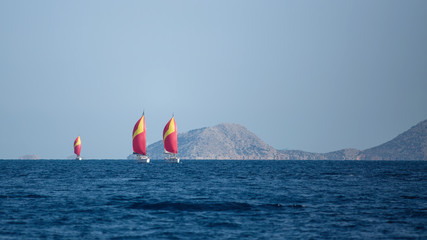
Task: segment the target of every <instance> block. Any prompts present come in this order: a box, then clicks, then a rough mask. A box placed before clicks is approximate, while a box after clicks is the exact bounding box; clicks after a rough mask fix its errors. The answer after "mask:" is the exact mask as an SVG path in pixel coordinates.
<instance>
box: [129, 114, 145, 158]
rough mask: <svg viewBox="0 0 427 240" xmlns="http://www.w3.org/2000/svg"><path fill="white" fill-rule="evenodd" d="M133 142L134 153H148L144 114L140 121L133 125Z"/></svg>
mask: <svg viewBox="0 0 427 240" xmlns="http://www.w3.org/2000/svg"><path fill="white" fill-rule="evenodd" d="M132 143H133V152H134V153H138V154H142V155H147V151H146V132H145V116H144V115H142V117H141V118H140V119H139V120H138V122H136V124H135V127H133V134H132Z"/></svg>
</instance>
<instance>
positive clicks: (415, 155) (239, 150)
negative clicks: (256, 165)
mask: <svg viewBox="0 0 427 240" xmlns="http://www.w3.org/2000/svg"><path fill="white" fill-rule="evenodd" d="M178 145H179V146H178V152H179V156H180V157H181V158H182V159H224V160H225V159H236V160H240V159H243V160H256V159H265V160H267V159H272V160H273V159H274V160H427V120H425V121H422V122H420V123H419V124H417V125H416V126H414V127H412V128H411V129H409V130H408V131H406V132H404V133H402V134H400V135H399V136H397V137H396V138H394V139H392V140H390V141H388V142H386V143H384V144H382V145H379V146H376V147H373V148H369V149H367V150H363V151H361V150H358V149H354V148H348V149H342V150H339V151H334V152H329V153H310V152H304V151H298V150H277V149H275V148H273V147H272V146H270V145H268V144H266V143H265V142H264V141H262V140H261V139H260V138H259V137H257V136H256V135H255V134H254V133H252V132H250V131H249V130H248V129H247V128H245V127H244V126H242V125H239V124H230V123H222V124H219V125H216V126H213V127H206V128H200V129H195V130H191V131H188V132H186V133H180V134H178ZM147 152H148V153H149V155H150V157H151V158H152V159H162V158H163V157H164V156H163V155H162V154H161V153H162V152H163V143H162V141H158V142H155V143H153V144H151V145H149V146H148V148H147Z"/></svg>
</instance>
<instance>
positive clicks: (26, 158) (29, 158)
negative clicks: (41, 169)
mask: <svg viewBox="0 0 427 240" xmlns="http://www.w3.org/2000/svg"><path fill="white" fill-rule="evenodd" d="M19 159H21V160H38V159H40V157H39V156H37V155H35V154H27V155H24V156H20V157H19Z"/></svg>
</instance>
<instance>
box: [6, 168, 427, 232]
mask: <svg viewBox="0 0 427 240" xmlns="http://www.w3.org/2000/svg"><path fill="white" fill-rule="evenodd" d="M426 187H427V162H425V161H219V160H218V161H201V160H199V161H196V160H192V161H191V160H187V161H186V160H184V161H183V162H182V164H171V163H166V162H163V161H153V162H152V163H150V164H138V163H137V162H135V161H130V160H120V161H119V160H115V161H114V160H83V161H75V160H73V161H71V160H68V161H66V160H28V161H19V160H1V161H0V239H331V238H332V239H373V238H375V239H402V238H404V239H426V238H427V229H426V228H427V227H426V223H427V189H426Z"/></svg>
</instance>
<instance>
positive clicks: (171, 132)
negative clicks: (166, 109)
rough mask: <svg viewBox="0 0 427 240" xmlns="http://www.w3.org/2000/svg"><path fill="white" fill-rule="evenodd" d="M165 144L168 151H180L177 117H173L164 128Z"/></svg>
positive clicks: (175, 152)
mask: <svg viewBox="0 0 427 240" xmlns="http://www.w3.org/2000/svg"><path fill="white" fill-rule="evenodd" d="M163 145H164V146H165V151H166V152H168V153H174V154H177V153H178V135H177V128H176V123H175V119H174V118H173V117H172V118H171V120H169V122H168V123H167V124H166V126H165V128H164V129H163Z"/></svg>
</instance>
